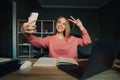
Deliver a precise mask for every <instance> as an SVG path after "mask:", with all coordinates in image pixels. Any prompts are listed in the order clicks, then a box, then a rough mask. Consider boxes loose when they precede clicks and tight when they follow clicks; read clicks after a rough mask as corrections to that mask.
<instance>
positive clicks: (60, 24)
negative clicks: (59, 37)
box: [56, 17, 67, 33]
mask: <svg viewBox="0 0 120 80" xmlns="http://www.w3.org/2000/svg"><path fill="white" fill-rule="evenodd" d="M66 25H67V22H66V19H65V18H63V17H62V18H59V19H58V20H57V23H56V29H57V32H58V33H63V32H64V31H65V29H66Z"/></svg>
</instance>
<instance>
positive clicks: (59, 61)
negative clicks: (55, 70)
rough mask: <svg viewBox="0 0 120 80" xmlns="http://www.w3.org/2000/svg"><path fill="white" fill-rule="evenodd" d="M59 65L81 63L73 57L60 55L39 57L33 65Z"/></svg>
mask: <svg viewBox="0 0 120 80" xmlns="http://www.w3.org/2000/svg"><path fill="white" fill-rule="evenodd" d="M58 65H79V64H78V63H77V61H76V60H75V59H73V58H66V57H59V58H48V57H42V58H39V59H38V60H37V61H36V62H35V63H34V64H33V66H58Z"/></svg>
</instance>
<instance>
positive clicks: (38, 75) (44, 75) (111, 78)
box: [0, 59, 120, 80]
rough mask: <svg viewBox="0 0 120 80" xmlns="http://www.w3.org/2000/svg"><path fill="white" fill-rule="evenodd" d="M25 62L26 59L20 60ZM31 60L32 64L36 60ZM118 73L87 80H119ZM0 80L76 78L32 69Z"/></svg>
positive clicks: (51, 69) (57, 71) (47, 69)
mask: <svg viewBox="0 0 120 80" xmlns="http://www.w3.org/2000/svg"><path fill="white" fill-rule="evenodd" d="M22 60H26V59H22ZM27 60H31V61H32V62H33V63H34V62H35V61H36V59H27ZM85 60H87V59H79V60H77V61H85ZM119 79H120V72H118V71H115V70H108V71H105V72H103V73H100V74H97V75H95V76H93V77H91V78H89V79H87V80H119ZM0 80H78V79H77V78H75V77H73V76H71V75H69V74H67V73H65V72H64V71H62V70H60V69H58V68H57V67H32V68H31V70H30V71H28V72H27V73H21V72H20V71H19V70H18V71H15V72H13V73H10V74H8V75H6V76H4V77H2V78H0Z"/></svg>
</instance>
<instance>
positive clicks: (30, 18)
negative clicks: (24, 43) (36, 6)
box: [28, 12, 39, 25]
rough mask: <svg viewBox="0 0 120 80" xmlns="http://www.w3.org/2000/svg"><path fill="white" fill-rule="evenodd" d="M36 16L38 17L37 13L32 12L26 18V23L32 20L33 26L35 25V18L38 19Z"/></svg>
mask: <svg viewBox="0 0 120 80" xmlns="http://www.w3.org/2000/svg"><path fill="white" fill-rule="evenodd" d="M38 15H39V13H38V12H32V13H31V14H30V17H29V18H28V22H31V21H34V20H35V22H34V23H33V24H34V25H35V24H36V21H37V18H38Z"/></svg>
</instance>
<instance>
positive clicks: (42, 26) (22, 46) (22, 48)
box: [17, 19, 55, 58]
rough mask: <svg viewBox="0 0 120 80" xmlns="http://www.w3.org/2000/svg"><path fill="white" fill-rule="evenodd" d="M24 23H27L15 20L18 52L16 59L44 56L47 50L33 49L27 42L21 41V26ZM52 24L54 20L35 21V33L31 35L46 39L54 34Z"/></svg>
mask: <svg viewBox="0 0 120 80" xmlns="http://www.w3.org/2000/svg"><path fill="white" fill-rule="evenodd" d="M24 22H27V20H21V19H20V20H17V25H18V28H17V44H18V46H17V48H18V49H17V50H18V54H17V55H18V57H19V58H22V57H23V58H24V57H26V58H27V57H28V58H31V57H34V56H35V55H39V54H44V53H48V50H46V49H43V48H39V49H37V48H34V47H33V46H32V45H31V44H29V43H28V42H27V40H25V39H23V36H22V32H21V31H20V30H21V26H22V25H23V23H24ZM54 22H55V20H37V22H36V25H37V27H36V29H37V32H35V33H33V35H36V36H38V37H46V36H49V35H53V34H54Z"/></svg>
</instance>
